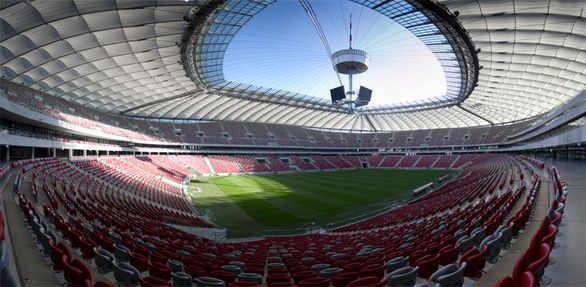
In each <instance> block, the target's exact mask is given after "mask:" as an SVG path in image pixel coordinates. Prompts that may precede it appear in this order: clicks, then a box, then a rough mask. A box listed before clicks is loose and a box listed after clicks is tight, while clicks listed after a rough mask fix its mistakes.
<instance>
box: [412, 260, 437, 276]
mask: <svg viewBox="0 0 586 287" xmlns="http://www.w3.org/2000/svg"><path fill="white" fill-rule="evenodd" d="M438 264H439V255H426V256H423V257H421V258H420V259H419V260H418V261H417V263H416V265H417V266H419V271H418V272H417V276H419V277H421V278H425V279H427V278H429V276H431V274H433V272H435V271H436V270H437V268H438Z"/></svg>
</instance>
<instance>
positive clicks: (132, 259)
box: [128, 252, 149, 272]
mask: <svg viewBox="0 0 586 287" xmlns="http://www.w3.org/2000/svg"><path fill="white" fill-rule="evenodd" d="M128 262H129V263H130V265H132V266H134V268H136V269H137V270H138V271H140V272H145V271H147V270H149V260H148V259H147V258H146V257H144V256H143V255H142V254H139V253H137V252H134V253H132V254H130V256H129V258H128Z"/></svg>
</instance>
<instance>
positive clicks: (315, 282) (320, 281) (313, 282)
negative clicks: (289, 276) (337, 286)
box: [297, 278, 330, 287]
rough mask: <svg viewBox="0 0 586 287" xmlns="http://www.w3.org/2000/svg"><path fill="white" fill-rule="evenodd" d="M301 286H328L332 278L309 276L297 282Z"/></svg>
mask: <svg viewBox="0 0 586 287" xmlns="http://www.w3.org/2000/svg"><path fill="white" fill-rule="evenodd" d="M297 285H299V286H300V287H328V286H330V280H329V279H327V278H307V279H303V280H301V282H299V283H297Z"/></svg>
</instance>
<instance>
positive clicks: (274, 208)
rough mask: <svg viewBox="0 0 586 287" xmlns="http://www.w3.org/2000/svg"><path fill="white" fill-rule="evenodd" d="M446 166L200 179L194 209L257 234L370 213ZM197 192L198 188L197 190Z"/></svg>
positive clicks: (235, 232) (234, 229)
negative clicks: (431, 168)
mask: <svg viewBox="0 0 586 287" xmlns="http://www.w3.org/2000/svg"><path fill="white" fill-rule="evenodd" d="M452 173H453V171H447V170H402V169H360V170H343V171H331V172H315V173H289V174H279V175H242V176H216V177H202V178H199V179H198V180H197V181H194V182H192V183H191V185H190V192H191V196H192V199H193V204H194V205H195V207H196V208H197V209H198V210H199V211H200V212H203V213H206V214H211V215H212V217H213V221H214V222H215V223H216V224H218V225H221V226H223V227H226V228H227V229H228V233H229V235H230V236H253V235H257V234H261V233H263V232H266V233H271V231H272V232H273V233H276V232H278V231H279V230H280V231H284V230H293V229H299V228H303V227H308V226H311V225H318V226H324V225H327V224H329V223H335V222H338V223H339V222H344V221H347V220H350V219H354V218H357V217H360V216H367V215H368V214H369V213H371V212H373V211H375V210H381V209H384V208H388V207H389V206H390V205H392V204H397V203H400V202H402V201H404V200H406V199H410V198H411V194H412V193H411V191H412V190H413V189H415V188H417V187H419V186H422V185H423V184H426V183H428V182H432V181H433V182H435V181H436V180H437V179H438V178H439V177H441V176H444V175H446V174H452ZM196 190H199V191H197V192H196Z"/></svg>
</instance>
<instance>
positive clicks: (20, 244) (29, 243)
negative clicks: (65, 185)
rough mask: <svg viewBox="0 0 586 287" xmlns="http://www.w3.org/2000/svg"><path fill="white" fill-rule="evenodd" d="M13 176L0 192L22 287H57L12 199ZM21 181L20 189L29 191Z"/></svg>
mask: <svg viewBox="0 0 586 287" xmlns="http://www.w3.org/2000/svg"><path fill="white" fill-rule="evenodd" d="M14 178H15V174H13V176H11V177H10V178H9V180H8V184H7V185H6V188H5V189H4V191H3V192H2V196H3V199H4V210H5V212H6V220H7V221H8V226H9V228H10V231H9V236H10V238H11V242H12V251H13V254H14V255H15V261H16V265H17V270H18V275H19V277H20V280H21V284H22V286H59V285H60V284H59V282H58V281H57V278H56V277H55V275H54V273H53V272H52V271H51V269H49V268H47V261H45V259H44V258H43V256H42V255H41V253H40V252H39V249H38V248H37V244H36V243H35V241H34V239H33V237H32V236H31V232H30V231H29V229H28V228H27V226H26V224H25V221H24V218H23V216H22V215H21V212H20V209H19V207H18V202H17V200H15V199H14V198H13V193H12V183H13V182H14ZM26 185H30V183H28V182H26V181H23V184H22V186H21V189H23V190H24V189H26V190H29V189H30V188H28V187H27V186H26Z"/></svg>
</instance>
